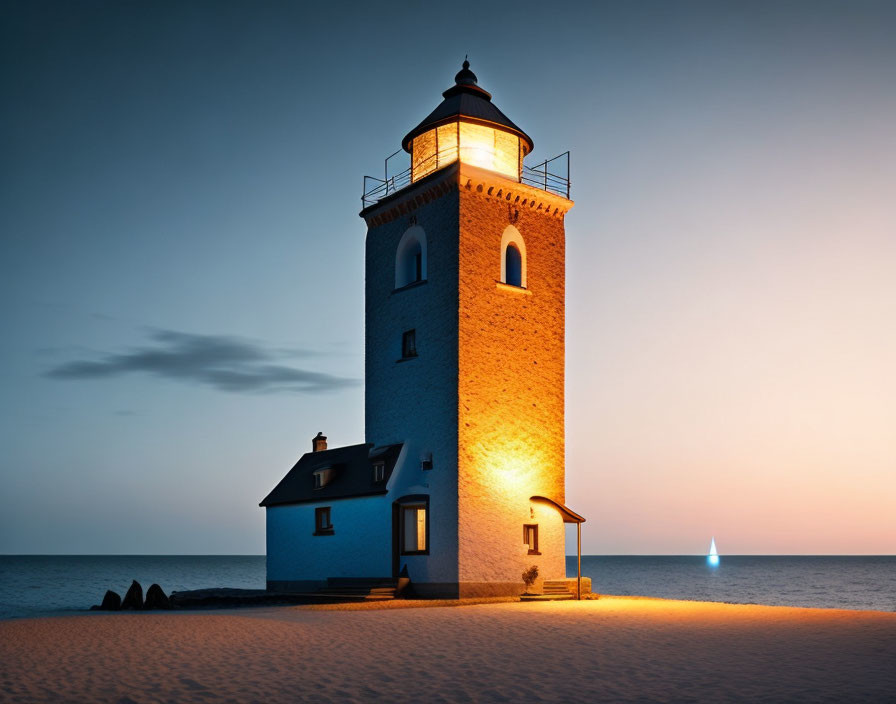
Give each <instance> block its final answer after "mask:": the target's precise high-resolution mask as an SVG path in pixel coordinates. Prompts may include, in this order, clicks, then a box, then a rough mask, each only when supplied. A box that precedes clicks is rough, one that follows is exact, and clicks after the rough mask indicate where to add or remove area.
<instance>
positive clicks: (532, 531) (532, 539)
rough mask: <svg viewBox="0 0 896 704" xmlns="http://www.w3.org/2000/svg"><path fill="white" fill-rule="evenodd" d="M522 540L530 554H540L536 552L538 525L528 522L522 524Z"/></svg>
mask: <svg viewBox="0 0 896 704" xmlns="http://www.w3.org/2000/svg"><path fill="white" fill-rule="evenodd" d="M523 542H524V543H525V544H526V545H528V546H529V554H530V555H541V553H540V552H538V525H537V524H533V523H528V524H526V525H524V526H523Z"/></svg>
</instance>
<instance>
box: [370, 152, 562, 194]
mask: <svg viewBox="0 0 896 704" xmlns="http://www.w3.org/2000/svg"><path fill="white" fill-rule="evenodd" d="M457 151H458V150H457V147H452V148H450V149H445V150H443V151H441V152H438V153H435V154H432V155H431V156H429V157H427V158H426V159H423V160H421V161H419V162H417V163H416V164H415V165H414V169H413V170H412V167H410V166H408V167H407V168H406V169H404V170H402V171H399V172H398V173H396V174H394V175H391V174H390V173H389V168H390V164H389V161H390V160H391V159H392V158H393V157H396V156H398V155H399V154H401V150H398V151H397V152H395V153H394V154H390V155H389V156H388V157H387V158H386V161H385V168H384V169H383V175H384V176H385V178H377V177H376V176H365V177H364V189H363V191H362V194H361V207H362V208H367V207H368V206H371V205H373V204H374V203H377V202H378V201H381V200H382V199H383V198H385V197H387V196H390V195H392V194H393V193H395V192H397V191H400V190H401V189H402V188H404V187H405V186H407V185H409V184H410V183H411V179H412V175H413V171H416V172H418V173H419V174H422V176H425V175H428V174H430V173H432V172H434V171H437V170H438V169H440V168H441V167H442V166H447V165H448V164H453V163H454V162H455V161H457ZM422 176H419V177H418V178H422ZM520 183H525V184H526V185H527V186H533V187H535V188H540V189H541V190H543V191H548V192H549V193H554V194H556V195H558V196H563V197H564V198H567V199H568V198H569V152H564V153H563V154H560V155H558V156H555V157H554V158H553V159H547V160H546V161H543V162H541V163H540V164H537V165H536V166H527V165H526V164H523V170H522V173H521V174H520Z"/></svg>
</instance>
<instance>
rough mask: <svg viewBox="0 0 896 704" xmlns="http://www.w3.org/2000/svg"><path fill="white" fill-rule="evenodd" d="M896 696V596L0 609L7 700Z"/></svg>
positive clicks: (0, 673) (0, 683)
mask: <svg viewBox="0 0 896 704" xmlns="http://www.w3.org/2000/svg"><path fill="white" fill-rule="evenodd" d="M375 700H383V701H424V702H430V701H431V702H479V701H483V702H493V701H499V702H554V701H583V702H589V701H614V702H620V701H645V700H653V701H675V702H679V701H747V700H749V701H807V702H808V701H811V702H817V701H831V702H855V701H868V702H885V701H896V613H883V612H871V611H841V610H828V609H797V608H786V607H769V606H742V605H729V604H713V603H700V602H685V601H667V600H660V599H640V598H626V597H602V598H601V599H600V600H597V601H582V602H551V603H527V604H522V603H494V604H479V605H463V606H459V607H456V608H437V607H429V608H395V607H394V606H393V607H392V608H385V609H382V608H371V607H367V606H366V605H362V606H361V608H332V607H331V608H303V607H278V608H265V609H243V610H233V611H216V612H190V613H143V614H89V615H84V616H71V617H59V618H45V619H28V620H19V621H6V622H2V623H0V701H3V702H33V701H77V702H80V701H85V702H86V701H91V702H94V701H95V702H118V703H122V704H123V703H125V702H212V701H231V702H251V701H254V702H290V701H308V702H327V701H338V702H365V701H375Z"/></svg>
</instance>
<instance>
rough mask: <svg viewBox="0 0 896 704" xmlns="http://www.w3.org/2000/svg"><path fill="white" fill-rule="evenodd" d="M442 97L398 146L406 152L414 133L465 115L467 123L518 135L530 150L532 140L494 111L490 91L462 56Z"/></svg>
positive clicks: (417, 133) (502, 115)
mask: <svg viewBox="0 0 896 704" xmlns="http://www.w3.org/2000/svg"><path fill="white" fill-rule="evenodd" d="M442 96H443V97H444V98H445V99H444V100H443V101H442V102H441V104H440V105H439V106H438V107H437V108H436V109H435V110H433V111H432V112H431V113H429V115H427V116H426V118H425V119H424V120H423V122H421V123H420V124H419V125H417V126H416V127H415V128H414V129H412V130H411V131H410V132H408V133H407V134H406V135H405V138H404V139H403V140H401V146H402V148H403V149H404V150H405V151H406V152H410V151H411V142H413V140H414V137H416V136H417V135H420V134H423V133H424V132H428V131H429V130H431V129H433V128H435V127H438V126H439V125H443V124H445V123H448V122H455V121H456V120H457V119H458V118H460V117H465V118H467V119H468V120H469V121H470V122H478V123H480V124H484V125H489V126H492V127H497V128H498V129H501V130H504V131H505V132H512V133H513V134H516V135H519V137H520V139H522V140H523V142H525V143H526V146H527V149H526V153H527V154H528V153H530V152H531V151H532V148H533V147H534V146H535V143H534V142H533V141H532V138H531V137H530V136H529V135H527V134H526V133H525V132H523V131H522V130H521V129H520V128H519V127H517V126H516V125H515V124H514V123H513V122H512V121H511V120H510V118H509V117H507V115H505V114H504V113H503V112H501V111H500V110H498V106H497V105H495V104H494V103H493V102H492V96H491V93H489V92H488V91H486V90H484V89H482V88H480V87H479V85H478V82H477V79H476V74H475V73H473V72H472V71H471V70H470V62H469V61H467V60H466V59H465V60H464V63H463V68H461V70H460V71H458V73H457V75H456V76H455V77H454V85H453V86H451V88H449V89H448V90H446V91H445V92H444V93H442Z"/></svg>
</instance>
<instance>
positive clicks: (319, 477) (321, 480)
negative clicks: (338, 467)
mask: <svg viewBox="0 0 896 704" xmlns="http://www.w3.org/2000/svg"><path fill="white" fill-rule="evenodd" d="M332 475H333V468H332V467H324V468H323V469H316V470H314V475H313V476H314V488H315V489H323V488H324V487H325V486H326V485H327V484H329V482H330V479H332Z"/></svg>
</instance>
